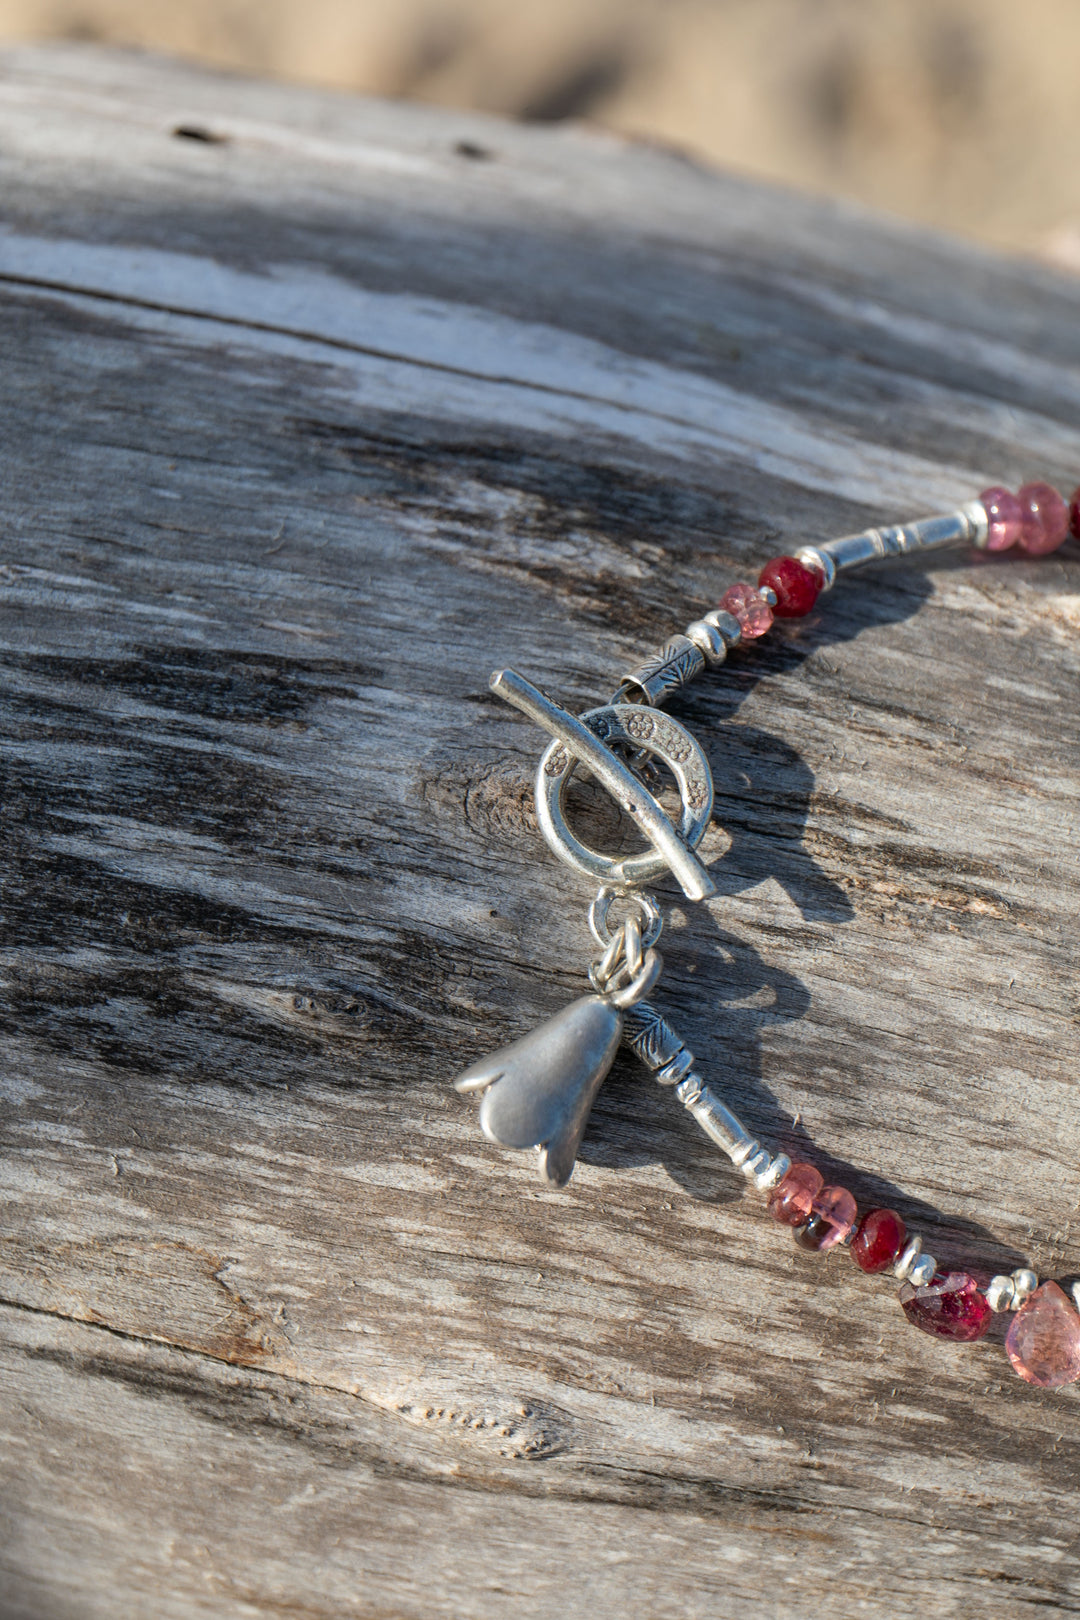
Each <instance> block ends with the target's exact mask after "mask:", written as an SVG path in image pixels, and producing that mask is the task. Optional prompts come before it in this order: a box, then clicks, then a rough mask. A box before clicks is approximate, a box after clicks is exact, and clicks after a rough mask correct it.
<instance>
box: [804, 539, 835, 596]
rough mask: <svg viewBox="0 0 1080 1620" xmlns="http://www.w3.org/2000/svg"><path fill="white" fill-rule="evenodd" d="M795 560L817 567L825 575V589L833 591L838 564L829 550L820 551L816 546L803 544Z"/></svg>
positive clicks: (805, 566)
mask: <svg viewBox="0 0 1080 1620" xmlns="http://www.w3.org/2000/svg"><path fill="white" fill-rule="evenodd" d="M795 561H796V562H801V563H802V565H803V567H804V568H816V569H817V570H818V572H819V573H820V574H822V575H824V578H825V583H824V585H823V586H822V587H821V589H822V590H823V591H831V590H832V588H833V586H834V585H835V583H836V564H835V563H834V562H833V560H832V558H831V557H830V556H829V553H828V552H827V551H819V550H818V549H817V547H816V546H803V547H802V548H801V549H800V550H799V551H797V552H796V553H795Z"/></svg>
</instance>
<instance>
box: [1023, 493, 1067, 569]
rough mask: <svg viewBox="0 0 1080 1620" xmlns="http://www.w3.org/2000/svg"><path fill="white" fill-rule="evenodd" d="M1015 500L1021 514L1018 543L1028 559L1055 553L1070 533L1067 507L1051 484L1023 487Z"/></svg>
mask: <svg viewBox="0 0 1080 1620" xmlns="http://www.w3.org/2000/svg"><path fill="white" fill-rule="evenodd" d="M1017 499H1018V500H1019V502H1020V509H1021V512H1022V513H1023V521H1022V523H1021V527H1020V539H1019V541H1018V544H1019V546H1020V550H1021V551H1026V552H1027V554H1028V556H1029V557H1045V556H1046V554H1047V552H1048V551H1056V550H1057V548H1058V546H1060V545H1061V543H1062V541H1063V540H1065V539H1066V538H1067V536H1068V533H1069V508H1068V507H1067V506H1066V504H1065V502H1064V500H1063V499H1062V498H1061V496H1060V495H1059V494H1058V492H1057V490H1056V489H1054V488H1053V487H1052V486H1051V485H1050V484H1025V485H1024V487H1023V488H1022V489H1021V490H1019V491H1018V493H1017Z"/></svg>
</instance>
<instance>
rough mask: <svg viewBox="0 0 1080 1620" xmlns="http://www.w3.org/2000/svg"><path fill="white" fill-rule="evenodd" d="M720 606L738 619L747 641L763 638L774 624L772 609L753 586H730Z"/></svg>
mask: <svg viewBox="0 0 1080 1620" xmlns="http://www.w3.org/2000/svg"><path fill="white" fill-rule="evenodd" d="M720 606H721V607H722V608H723V610H724V612H725V613H733V614H734V615H735V617H736V618H737V619H738V621H739V625H740V627H741V629H742V633H743V638H744V640H746V641H753V640H754V639H755V637H757V636H763V635H764V634H765V632H766V630H767V629H768V628H769V626H770V625H771V624H772V622H773V610H772V608H771V607H770V606H769V604H768V602H766V600H765V598H764V597H763V596H762V594H761V592H760V591H758V590H755V589H754V587H753V585H745V584H741V585H731V586H729V588H728V589H727V590H726V591H725V592H724V594H723V596H722V597H721V599H720Z"/></svg>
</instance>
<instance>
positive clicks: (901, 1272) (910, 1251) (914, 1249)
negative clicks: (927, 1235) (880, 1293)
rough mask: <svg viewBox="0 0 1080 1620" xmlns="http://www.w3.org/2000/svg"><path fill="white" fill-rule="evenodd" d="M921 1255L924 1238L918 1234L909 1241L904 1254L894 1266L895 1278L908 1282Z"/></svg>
mask: <svg viewBox="0 0 1080 1620" xmlns="http://www.w3.org/2000/svg"><path fill="white" fill-rule="evenodd" d="M920 1254H922V1238H921V1237H919V1236H918V1235H917V1234H916V1236H915V1237H913V1238H909V1239H908V1242H907V1246H906V1248H905V1249H904V1252H903V1254H902V1255H901V1256H900V1258H899V1260H898V1261H897V1262H896V1264H895V1266H893V1276H894V1277H898V1278H899V1279H900V1281H901V1282H906V1281H907V1279H908V1278H909V1277H910V1276H911V1268H912V1266H913V1265H914V1264H915V1262H916V1260H917V1259H918V1258H919V1256H920Z"/></svg>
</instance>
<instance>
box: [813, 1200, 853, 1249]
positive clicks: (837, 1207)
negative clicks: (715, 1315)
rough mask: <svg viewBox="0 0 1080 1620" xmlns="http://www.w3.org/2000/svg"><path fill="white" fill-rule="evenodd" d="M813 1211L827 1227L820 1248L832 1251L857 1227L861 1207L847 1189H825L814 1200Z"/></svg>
mask: <svg viewBox="0 0 1080 1620" xmlns="http://www.w3.org/2000/svg"><path fill="white" fill-rule="evenodd" d="M812 1210H813V1213H814V1214H815V1215H817V1216H818V1217H819V1218H820V1219H821V1220H822V1221H823V1222H824V1224H825V1227H826V1231H825V1234H824V1236H823V1237H822V1239H821V1242H820V1243H819V1244H818V1248H819V1249H831V1248H833V1246H834V1245H835V1244H837V1243H842V1242H843V1241H844V1239H845V1238H846V1237H847V1235H848V1233H849V1232H850V1231H851V1228H852V1227H853V1226H854V1225H855V1217H856V1216H857V1215H858V1213H859V1206H858V1205H857V1204H856V1202H855V1200H854V1198H853V1197H852V1196H851V1194H850V1193H849V1192H848V1190H847V1188H846V1187H823V1188H822V1190H821V1192H819V1193H818V1195H817V1197H816V1198H815V1199H814V1202H813V1206H812Z"/></svg>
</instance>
